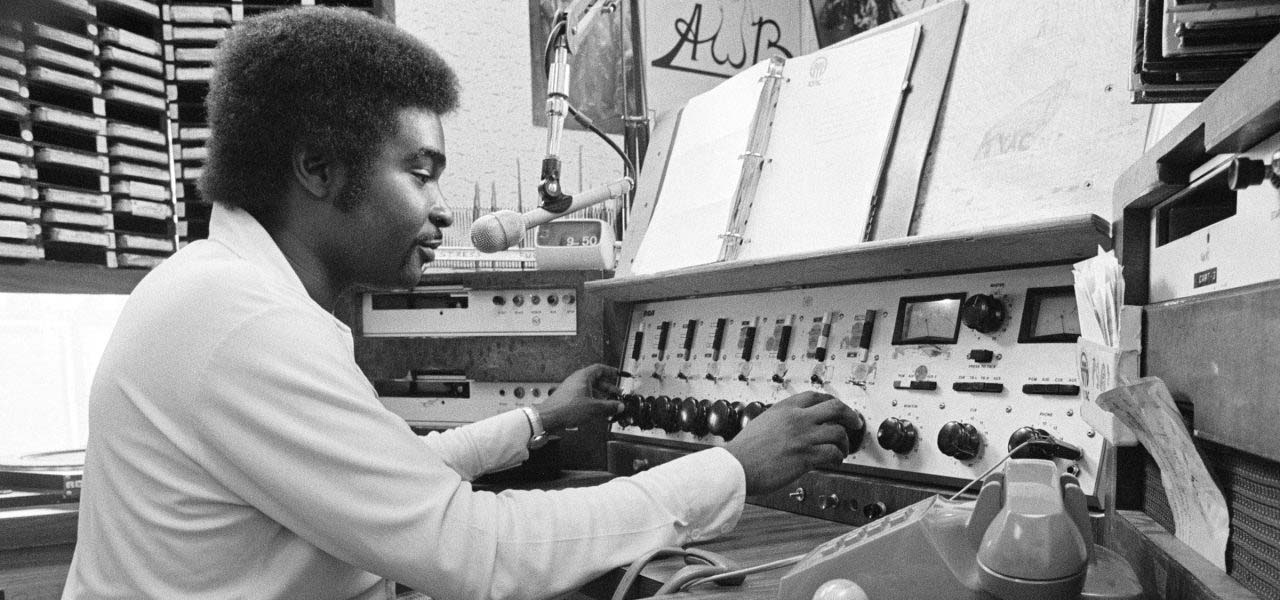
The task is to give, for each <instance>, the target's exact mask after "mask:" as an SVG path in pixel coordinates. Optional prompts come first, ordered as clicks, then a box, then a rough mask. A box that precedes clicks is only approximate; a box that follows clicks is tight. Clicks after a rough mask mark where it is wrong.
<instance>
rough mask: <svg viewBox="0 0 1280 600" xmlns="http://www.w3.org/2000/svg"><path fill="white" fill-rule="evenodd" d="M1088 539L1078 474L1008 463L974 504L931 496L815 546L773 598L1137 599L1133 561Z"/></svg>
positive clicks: (1028, 462)
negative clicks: (776, 596)
mask: <svg viewBox="0 0 1280 600" xmlns="http://www.w3.org/2000/svg"><path fill="white" fill-rule="evenodd" d="M1092 540H1093V535H1092V531H1091V528H1090V525H1089V514H1088V506H1087V504H1086V501H1085V496H1084V492H1083V491H1082V490H1081V489H1080V485H1079V483H1078V482H1077V480H1076V478H1075V477H1073V476H1071V475H1068V474H1060V473H1059V472H1058V468H1057V465H1055V464H1054V462H1053V461H1051V460H1043V459H1011V460H1010V461H1009V462H1008V463H1006V465H1005V467H1004V470H1003V472H998V473H995V474H993V475H991V476H990V477H988V478H987V479H986V481H984V482H983V485H982V488H981V491H980V492H979V494H978V498H977V500H972V501H954V500H948V499H946V498H943V497H941V496H935V497H933V498H929V499H927V500H922V501H920V502H918V503H916V504H913V505H911V506H908V507H906V508H903V509H902V510H899V511H897V512H894V513H891V514H889V515H888V516H886V517H884V518H882V519H879V520H877V521H873V522H871V523H869V524H867V525H865V526H863V527H859V528H857V529H854V530H853V531H850V532H849V533H846V534H844V535H842V536H840V537H838V538H835V539H833V540H830V541H827V542H825V543H823V544H821V545H819V546H818V547H817V548H814V549H813V550H812V551H811V552H810V553H809V554H808V555H806V556H805V557H804V558H803V559H802V560H801V561H800V562H799V563H798V564H796V566H795V567H793V568H792V569H791V571H790V572H788V573H787V574H786V575H784V576H783V577H782V580H781V582H780V585H779V589H778V598H779V599H780V600H845V599H852V598H870V599H871V600H917V599H919V598H930V599H931V600H953V599H954V600H961V599H964V600H971V599H972V600H977V599H988V598H997V599H1000V600H1057V599H1063V600H1066V599H1071V600H1075V599H1077V598H1082V597H1083V598H1089V599H1098V600H1102V599H1106V600H1137V599H1138V598H1141V597H1142V588H1141V586H1140V585H1139V583H1138V579H1137V576H1136V575H1135V574H1134V573H1133V569H1132V568H1131V567H1130V566H1129V564H1128V563H1127V562H1125V560H1124V559H1123V558H1122V557H1120V556H1119V555H1117V554H1116V553H1114V552H1112V551H1110V550H1108V549H1107V548H1104V547H1102V546H1097V545H1095V544H1093V541H1092ZM1091 575H1092V577H1091Z"/></svg>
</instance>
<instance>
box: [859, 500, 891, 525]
mask: <svg viewBox="0 0 1280 600" xmlns="http://www.w3.org/2000/svg"><path fill="white" fill-rule="evenodd" d="M887 512H889V507H888V506H885V503H884V502H880V501H879V500H877V501H875V502H872V503H870V504H868V505H866V506H864V507H862V516H864V517H866V518H867V520H868V521H874V520H876V519H879V518H880V517H883V516H884V513H887Z"/></svg>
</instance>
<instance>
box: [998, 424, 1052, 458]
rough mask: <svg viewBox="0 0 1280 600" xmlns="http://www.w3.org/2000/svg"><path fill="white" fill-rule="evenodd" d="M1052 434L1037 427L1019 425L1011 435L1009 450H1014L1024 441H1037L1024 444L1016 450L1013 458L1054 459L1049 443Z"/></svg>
mask: <svg viewBox="0 0 1280 600" xmlns="http://www.w3.org/2000/svg"><path fill="white" fill-rule="evenodd" d="M1051 438H1052V436H1050V435H1049V432H1048V431H1045V430H1043V429H1036V428H1035V427H1019V428H1018V429H1017V430H1016V431H1014V432H1013V435H1010V436H1009V451H1010V452H1013V449H1014V448H1017V447H1018V446H1022V444H1023V443H1025V442H1028V441H1034V442H1035V443H1032V444H1028V445H1027V446H1024V447H1023V448H1021V449H1020V450H1018V451H1017V452H1014V454H1013V455H1012V457H1011V458H1041V459H1044V460H1053V455H1052V454H1051V453H1050V452H1049V448H1048V444H1049V440H1050V439H1051Z"/></svg>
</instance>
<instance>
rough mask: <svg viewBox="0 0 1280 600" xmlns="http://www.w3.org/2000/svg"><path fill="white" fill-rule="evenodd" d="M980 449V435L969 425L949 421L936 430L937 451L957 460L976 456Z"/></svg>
mask: <svg viewBox="0 0 1280 600" xmlns="http://www.w3.org/2000/svg"><path fill="white" fill-rule="evenodd" d="M981 449H982V434H981V433H978V428H977V427H974V426H973V425H970V424H969V423H961V422H959V421H950V422H948V423H947V424H946V425H943V426H942V429H939V430H938V450H941V451H942V453H943V454H946V455H947V456H950V457H952V458H956V459H959V460H969V459H971V458H974V457H976V456H978V451H979V450H981Z"/></svg>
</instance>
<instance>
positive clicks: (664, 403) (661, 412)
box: [653, 396, 680, 433]
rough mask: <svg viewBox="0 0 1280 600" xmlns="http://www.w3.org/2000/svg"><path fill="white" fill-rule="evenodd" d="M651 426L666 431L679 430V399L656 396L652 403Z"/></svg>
mask: <svg viewBox="0 0 1280 600" xmlns="http://www.w3.org/2000/svg"><path fill="white" fill-rule="evenodd" d="M653 426H654V427H658V428H661V429H662V430H663V431H665V432H667V433H675V432H676V431H679V430H680V401H679V400H672V399H671V398H668V397H666V396H658V398H657V399H656V400H655V401H654V403H653Z"/></svg>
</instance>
